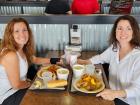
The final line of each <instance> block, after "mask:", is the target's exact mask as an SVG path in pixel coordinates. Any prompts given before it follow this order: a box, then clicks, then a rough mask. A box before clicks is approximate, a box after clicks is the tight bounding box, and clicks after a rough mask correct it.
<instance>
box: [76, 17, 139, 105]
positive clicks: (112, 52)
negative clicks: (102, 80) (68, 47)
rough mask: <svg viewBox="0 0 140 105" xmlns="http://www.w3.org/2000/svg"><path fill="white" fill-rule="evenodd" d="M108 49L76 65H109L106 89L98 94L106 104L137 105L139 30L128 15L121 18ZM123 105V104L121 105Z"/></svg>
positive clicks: (115, 25) (112, 33)
mask: <svg viewBox="0 0 140 105" xmlns="http://www.w3.org/2000/svg"><path fill="white" fill-rule="evenodd" d="M109 41H110V47H109V48H107V49H106V50H105V51H104V52H103V53H102V54H100V55H96V56H94V57H92V58H90V59H88V60H81V59H78V63H80V64H81V63H82V64H83V63H92V64H98V63H102V64H103V63H109V64H110V65H109V85H110V88H111V89H104V90H103V91H102V92H100V93H99V94H97V97H99V96H100V97H102V98H103V99H106V100H115V104H116V105H121V104H120V103H118V101H116V99H117V100H118V98H119V99H121V100H122V101H124V102H126V103H127V104H130V105H139V104H140V101H139V100H140V99H139V98H140V94H139V90H140V82H139V81H140V28H139V25H138V23H137V21H136V19H135V18H134V17H132V16H130V15H124V16H120V17H119V18H118V19H117V20H116V21H115V23H114V25H113V28H112V31H111V34H110V40H109ZM123 105H124V104H123Z"/></svg>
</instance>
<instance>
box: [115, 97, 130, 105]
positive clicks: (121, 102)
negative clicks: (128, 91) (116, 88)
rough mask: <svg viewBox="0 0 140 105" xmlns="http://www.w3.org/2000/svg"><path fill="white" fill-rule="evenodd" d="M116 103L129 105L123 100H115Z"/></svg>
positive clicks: (116, 104) (117, 104)
mask: <svg viewBox="0 0 140 105" xmlns="http://www.w3.org/2000/svg"><path fill="white" fill-rule="evenodd" d="M114 102H115V105H129V104H128V103H125V102H124V101H122V100H120V99H118V98H116V99H115V100H114Z"/></svg>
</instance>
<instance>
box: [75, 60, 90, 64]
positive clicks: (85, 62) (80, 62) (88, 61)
mask: <svg viewBox="0 0 140 105" xmlns="http://www.w3.org/2000/svg"><path fill="white" fill-rule="evenodd" d="M77 63H78V64H82V65H83V64H91V61H90V60H82V59H77Z"/></svg>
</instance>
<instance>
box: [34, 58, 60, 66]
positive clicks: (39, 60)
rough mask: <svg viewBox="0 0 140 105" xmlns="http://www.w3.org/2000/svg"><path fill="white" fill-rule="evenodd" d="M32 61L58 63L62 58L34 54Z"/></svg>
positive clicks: (36, 62)
mask: <svg viewBox="0 0 140 105" xmlns="http://www.w3.org/2000/svg"><path fill="white" fill-rule="evenodd" d="M32 62H33V63H35V64H56V63H58V64H59V63H60V58H42V57H36V56H33V58H32Z"/></svg>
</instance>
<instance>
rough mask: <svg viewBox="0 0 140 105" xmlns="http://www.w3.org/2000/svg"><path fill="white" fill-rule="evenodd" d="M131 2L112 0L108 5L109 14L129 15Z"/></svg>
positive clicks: (127, 0) (128, 0)
mask: <svg viewBox="0 0 140 105" xmlns="http://www.w3.org/2000/svg"><path fill="white" fill-rule="evenodd" d="M132 5H133V0H112V1H111V4H110V10H109V13H110V14H130V13H131V8H132Z"/></svg>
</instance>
